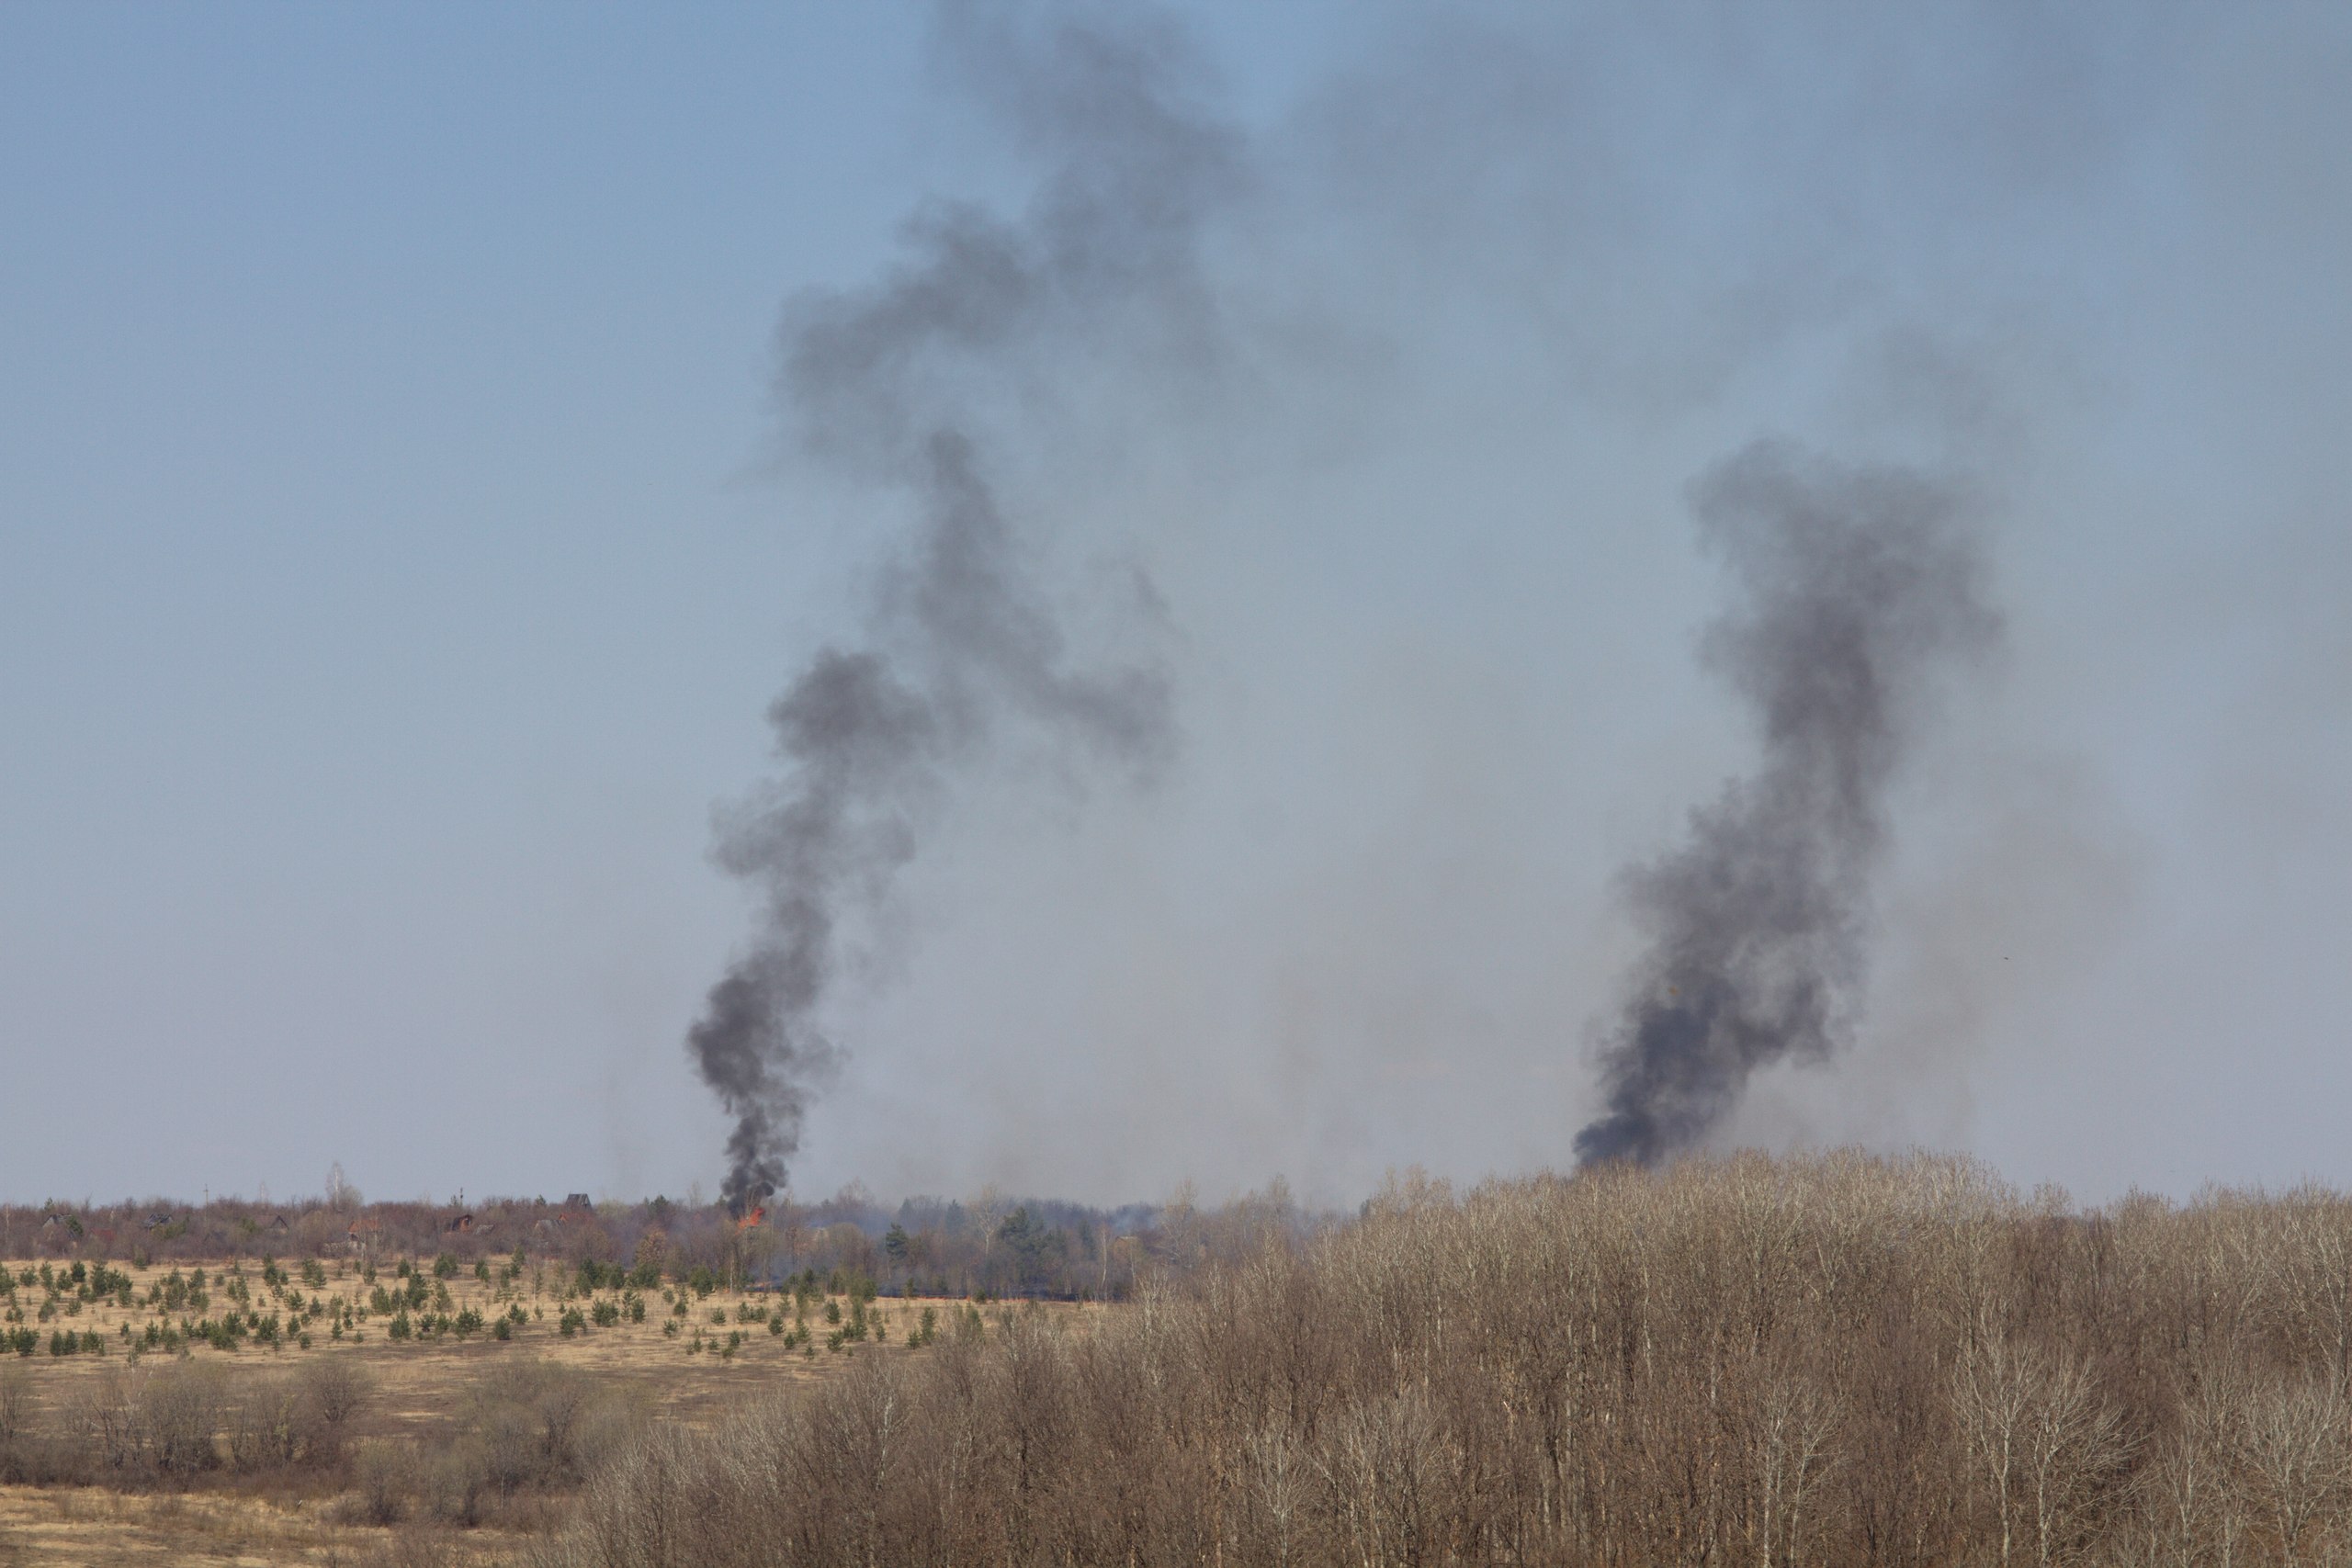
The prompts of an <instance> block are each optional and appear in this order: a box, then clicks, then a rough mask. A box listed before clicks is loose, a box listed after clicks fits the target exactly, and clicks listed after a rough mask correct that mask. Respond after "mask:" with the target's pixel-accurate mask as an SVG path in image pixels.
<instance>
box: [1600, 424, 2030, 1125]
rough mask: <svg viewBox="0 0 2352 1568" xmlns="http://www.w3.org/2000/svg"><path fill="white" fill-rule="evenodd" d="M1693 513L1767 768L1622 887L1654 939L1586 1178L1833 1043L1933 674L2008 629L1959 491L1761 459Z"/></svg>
mask: <svg viewBox="0 0 2352 1568" xmlns="http://www.w3.org/2000/svg"><path fill="white" fill-rule="evenodd" d="M1695 502H1696V505H1695V509H1696V511H1697V513H1698V518H1699V523H1700V527H1701V530H1702V536H1703V537H1704V539H1705V541H1706V543H1707V545H1708V546H1709V547H1711V548H1712V549H1713V550H1714V551H1716V552H1717V553H1718V554H1720V555H1721V556H1722V557H1723V558H1724V561H1725V562H1726V563H1727V564H1728V565H1729V567H1730V568H1731V571H1732V577H1733V581H1734V584H1735V586H1736V594H1737V600H1736V605H1735V607H1734V608H1733V609H1732V610H1731V611H1730V613H1728V614H1727V615H1725V616H1724V618H1723V619H1722V620H1720V621H1718V622H1717V623H1716V624H1715V625H1714V626H1712V627H1711V628H1710V630H1709V633H1708V637H1707V640H1706V645H1705V652H1706V658H1707V661H1708V663H1709V665H1710V666H1711V667H1712V668H1713V669H1714V670H1716V671H1719V672H1720V673H1722V674H1724V676H1726V677H1728V678H1729V680H1730V681H1731V682H1732V683H1733V685H1734V686H1735V687H1736V690H1737V691H1738V692H1739V694H1740V695H1742V696H1743V697H1745V698H1746V699H1747V701H1748V702H1749V703H1750V704H1751V705H1753V706H1754V708H1755V711H1756V716H1757V718H1758V721H1759V722H1760V725H1761V728H1762V731H1763V743H1764V759H1763V762H1762V764H1761V765H1760V766H1759V767H1758V769H1757V771H1756V773H1754V774H1753V775H1751V776H1750V777H1747V778H1745V779H1741V780H1737V781H1735V782H1734V783H1732V784H1729V785H1728V786H1727V787H1726V788H1725V789H1724V793H1723V795H1722V796H1721V797H1720V798H1719V799H1717V800H1716V801H1715V802H1714V803H1713V805H1711V806H1708V807H1702V808H1701V809H1699V810H1697V811H1695V812H1693V813H1692V816H1691V839H1690V841H1689V842H1688V843H1686V844H1685V845H1683V846H1682V848H1680V849H1679V850H1677V851H1676V852H1673V853H1671V854H1669V855H1668V856H1666V857H1665V858H1663V859H1661V860H1658V861H1656V862H1653V863H1649V864H1646V865H1643V866H1639V867H1637V868H1635V869H1634V870H1633V871H1632V872H1630V873H1629V874H1628V875H1627V879H1626V881H1627V893H1628V896H1629V899H1630V902H1631V904H1632V907H1633V909H1634V915H1635V917H1636V918H1637V919H1638V920H1639V922H1640V923H1641V925H1642V926H1643V928H1644V929H1645V931H1647V933H1648V935H1649V939H1650V946H1649V951H1648V953H1647V954H1646V955H1645V957H1644V958H1643V960H1642V962H1641V964H1640V967H1639V968H1638V969H1637V970H1636V972H1635V974H1634V995H1633V998H1632V1000H1631V1001H1630V1003H1629V1004H1628V1005H1627V1008H1626V1010H1625V1012H1624V1014H1623V1017H1622V1018H1621V1019H1620V1021H1618V1024H1617V1026H1616V1028H1615V1030H1614V1032H1612V1034H1611V1038H1610V1039H1609V1041H1608V1043H1607V1044H1606V1046H1605V1047H1604V1050H1603V1054H1602V1057H1601V1065H1602V1075H1603V1082H1604V1084H1605V1086H1606V1088H1607V1090H1608V1110H1607V1112H1606V1113H1605V1114H1603V1115H1602V1116H1600V1118H1598V1119H1597V1120H1595V1121H1594V1122H1592V1123H1591V1124H1590V1125H1589V1126H1587V1127H1586V1128H1585V1129H1584V1130H1583V1131H1582V1132H1580V1133H1578V1134H1577V1139H1576V1152H1577V1159H1578V1161H1579V1162H1582V1163H1587V1164H1589V1163H1593V1162H1597V1161H1607V1160H1630V1161H1634V1162H1637V1163H1640V1164H1651V1163H1655V1162H1656V1161H1657V1160H1660V1159H1662V1158H1664V1157H1666V1156H1668V1155H1670V1154H1672V1153H1674V1152H1675V1151H1677V1150H1679V1149H1682V1148H1685V1147H1688V1146H1690V1145H1691V1144H1693V1143H1695V1142H1696V1141H1698V1140H1699V1139H1701V1138H1702V1137H1703V1136H1704V1135H1705V1134H1707V1133H1708V1132H1709V1131H1710V1130H1712V1129H1713V1127H1715V1126H1716V1125H1717V1124H1718V1123H1720V1122H1722V1121H1723V1119H1724V1117H1725V1116H1727V1115H1728V1114H1729V1113H1730V1112H1731V1111H1732V1109H1733V1108H1734V1107H1735V1106H1736V1104H1737V1102H1738V1100H1739V1097H1740V1095H1741V1093H1742V1092H1743V1090H1745V1089H1746V1088H1747V1080H1748V1077H1749V1075H1750V1074H1751V1073H1753V1072H1755V1070H1756V1069H1757V1068H1758V1067H1760V1066H1766V1065H1767V1064H1770V1063H1773V1062H1778V1061H1782V1060H1818V1059H1820V1058H1822V1057H1825V1056H1826V1055H1828V1054H1829V1053H1830V1052H1832V1051H1833V1050H1835V1049H1836V1048H1837V1047H1838V1045H1840V1044H1841V1043H1844V1041H1845V1040H1846V1038H1847V1037H1848V1035H1849V1033H1850V1032H1851V1029H1852V1025H1853V1021H1854V1011H1855V1007H1856V1003H1857V999H1858V996H1859V991H1860V984H1861V981H1862V977H1863V971H1864V964H1865V959H1866V956H1867V940H1866V939H1867V936H1868V931H1867V925H1868V891H1869V888H1868V879H1869V874H1870V872H1871V868H1872V865H1873V863H1875V862H1876V860H1877V859H1878V856H1879V852H1880V850H1881V848H1882V846H1883V843H1884V841H1885V838H1886V824H1885V813H1884V799H1885V793H1886V787H1887V784H1888V781H1889V780H1890V778H1891V777H1892V776H1893V774H1894V770H1895V767H1896V764H1897V763H1898V762H1899V761H1901V758H1902V755H1903V751H1904V749H1905V742H1906V740H1908V739H1910V738H1911V736H1912V735H1913V734H1914V733H1915V731H1916V729H1917V724H1918V722H1919V721H1920V719H1921V718H1922V716H1923V711H1922V710H1923V708H1924V706H1925V705H1926V704H1927V702H1928V699H1929V698H1930V697H1931V696H1932V695H1933V692H1934V687H1935V685H1936V683H1937V681H1938V678H1939V676H1941V675H1942V674H1944V673H1945V672H1946V671H1948V670H1949V669H1950V668H1951V667H1952V666H1953V665H1954V664H1956V663H1958V662H1960V661H1961V660H1964V659H1966V658H1968V657H1970V656H1972V655H1975V654H1978V653H1981V652H1982V651H1983V650H1985V649H1987V648H1988V647H1989V646H1990V645H1991V643H1992V641H1993V640H1994V638H1995V637H1996V636H1997V633H1998V621H1997V618H1996V615H1994V613H1993V612H1992V611H1991V610H1990V609H1989V608H1988V607H1987V605H1986V603H1985V594H1984V586H1983V577H1984V571H1983V563H1982V561H1981V559H1980V557H1979V554H1978V552H1977V549H1976V547H1975V544H1974V541H1973V537H1972V536H1970V535H1969V534H1968V533H1967V532H1966V531H1965V530H1964V528H1963V526H1962V517H1961V507H1960V502H1959V497H1958V496H1957V495H1956V494H1955V493H1953V491H1951V490H1950V489H1949V488H1947V487H1945V486H1942V485H1939V484H1938V483H1935V482H1933V481H1931V480H1929V479H1926V478H1925V477H1923V476H1921V475H1919V474H1917V473H1914V472H1910V471H1907V470H1903V469H1896V468H1845V467H1841V466H1838V465H1836V464H1833V463H1830V462H1827V461H1826V460H1822V459H1817V458H1809V457H1804V456H1801V455H1800V454H1798V453H1796V452H1794V451H1792V450H1790V449H1788V448H1786V447H1783V446H1777V445H1771V444H1758V445H1757V446H1751V447H1749V448H1747V450H1745V451H1743V452H1741V453H1739V454H1738V455H1736V456H1735V457H1731V458H1729V459H1727V460H1726V461H1724V463H1722V464H1720V465H1718V466H1717V467H1716V468H1713V470H1711V471H1710V472H1709V474H1708V475H1707V476H1706V477H1705V479H1703V480H1702V482H1701V483H1700V485H1699V487H1698V489H1697V492H1696V498H1695Z"/></svg>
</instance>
